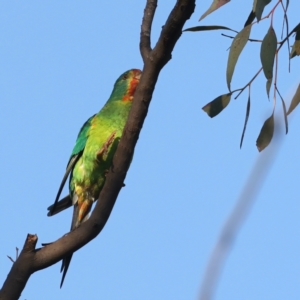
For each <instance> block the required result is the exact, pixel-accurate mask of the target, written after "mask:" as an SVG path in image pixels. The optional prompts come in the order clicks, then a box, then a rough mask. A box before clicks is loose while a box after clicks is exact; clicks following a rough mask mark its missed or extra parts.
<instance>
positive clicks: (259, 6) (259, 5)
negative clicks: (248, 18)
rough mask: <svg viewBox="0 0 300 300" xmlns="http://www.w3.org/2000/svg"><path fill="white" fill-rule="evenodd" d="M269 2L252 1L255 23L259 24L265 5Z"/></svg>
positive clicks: (263, 0) (266, 0) (269, 0)
mask: <svg viewBox="0 0 300 300" xmlns="http://www.w3.org/2000/svg"><path fill="white" fill-rule="evenodd" d="M270 2H271V0H254V1H253V11H254V12H255V15H256V18H257V21H258V22H259V21H260V19H261V16H262V13H263V11H264V8H265V6H266V5H268V4H269V3H270Z"/></svg>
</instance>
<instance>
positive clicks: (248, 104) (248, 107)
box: [240, 92, 250, 148]
mask: <svg viewBox="0 0 300 300" xmlns="http://www.w3.org/2000/svg"><path fill="white" fill-rule="evenodd" d="M249 114H250V92H249V96H248V102H247V108H246V118H245V124H244V128H243V133H242V137H241V143H240V148H242V145H243V140H244V135H245V131H246V127H247V123H248V118H249Z"/></svg>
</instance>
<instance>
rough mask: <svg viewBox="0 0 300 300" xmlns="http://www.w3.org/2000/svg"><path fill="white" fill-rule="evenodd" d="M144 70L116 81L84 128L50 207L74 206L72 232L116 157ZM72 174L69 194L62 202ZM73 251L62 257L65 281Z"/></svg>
mask: <svg viewBox="0 0 300 300" xmlns="http://www.w3.org/2000/svg"><path fill="white" fill-rule="evenodd" d="M141 74H142V71H141V70H139V69H131V70H129V71H127V72H125V73H123V74H122V75H121V76H120V77H119V78H118V79H117V81H116V82H115V85H114V88H113V91H112V93H111V95H110V97H109V99H108V100H107V102H106V104H105V105H104V107H103V108H102V109H101V110H100V111H99V112H98V113H97V114H95V115H93V116H92V117H90V118H89V119H88V120H87V121H86V122H85V123H84V124H83V126H82V127H81V129H80V131H79V134H78V136H77V140H76V143H75V146H74V148H73V151H72V154H71V157H70V159H69V162H68V164H67V168H66V172H65V175H64V177H63V179H62V182H61V184H60V186H59V189H58V192H57V195H56V198H55V201H54V204H53V205H51V206H49V207H48V211H49V212H48V216H53V215H55V214H57V213H59V212H61V211H62V210H64V209H66V208H68V207H71V206H73V207H74V209H73V217H72V223H71V231H72V230H74V229H76V228H78V227H79V226H80V224H82V223H83V222H84V221H86V220H87V219H88V217H89V212H90V210H91V207H92V204H93V202H95V201H97V199H98V197H99V194H100V191H101V189H102V187H103V185H104V182H105V178H106V174H107V172H108V170H109V168H110V167H111V166H112V160H113V156H114V154H115V152H116V149H117V146H118V143H119V140H120V138H121V135H122V132H123V129H124V127H125V124H126V121H127V118H128V115H129V112H130V109H131V106H132V101H133V97H134V93H135V90H136V87H137V85H138V83H139V80H140V77H141ZM68 177H69V195H68V196H66V197H64V198H63V199H61V200H60V201H59V198H60V195H61V192H62V189H63V187H64V185H65V183H66V180H67V178H68ZM72 255H73V253H71V254H70V255H68V256H66V257H64V258H63V260H62V266H61V272H63V274H62V279H61V284H60V287H62V285H63V283H64V279H65V276H66V273H67V271H68V268H69V265H70V262H71V259H72Z"/></svg>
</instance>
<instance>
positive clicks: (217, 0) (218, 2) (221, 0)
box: [199, 0, 230, 21]
mask: <svg viewBox="0 0 300 300" xmlns="http://www.w3.org/2000/svg"><path fill="white" fill-rule="evenodd" d="M228 2H230V0H213V2H212V4H211V5H210V7H209V9H208V10H207V11H206V12H205V13H204V14H203V15H202V16H201V17H200V19H199V21H201V20H202V19H204V18H205V17H206V16H207V15H209V14H211V13H212V12H213V11H215V10H217V9H218V8H220V7H221V6H223V5H224V4H226V3H228Z"/></svg>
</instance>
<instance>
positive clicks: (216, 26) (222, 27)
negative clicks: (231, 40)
mask: <svg viewBox="0 0 300 300" xmlns="http://www.w3.org/2000/svg"><path fill="white" fill-rule="evenodd" d="M219 29H223V30H230V31H234V32H237V31H236V30H233V29H231V28H229V27H225V26H219V25H210V26H196V27H190V28H187V29H184V30H183V31H182V32H184V31H208V30H219Z"/></svg>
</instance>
